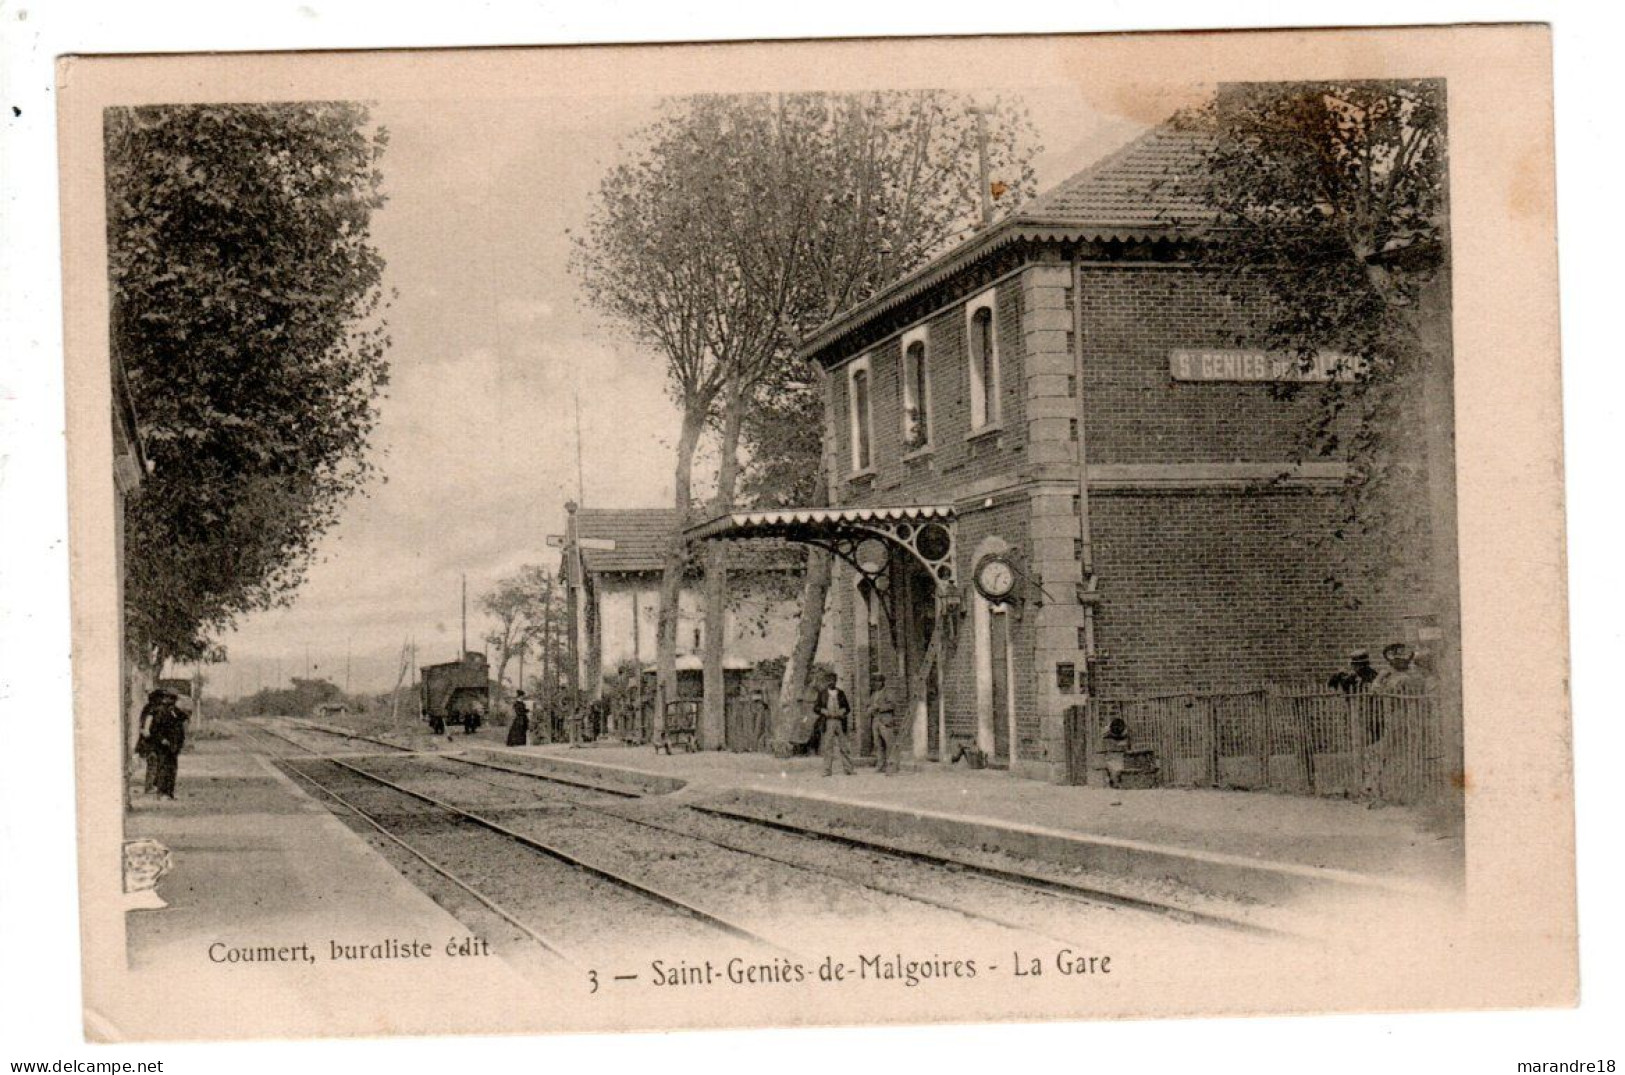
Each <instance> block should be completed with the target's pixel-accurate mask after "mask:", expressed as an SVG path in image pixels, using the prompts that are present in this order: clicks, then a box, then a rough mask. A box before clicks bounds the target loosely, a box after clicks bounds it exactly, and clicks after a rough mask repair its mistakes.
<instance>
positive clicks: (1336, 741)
mask: <svg viewBox="0 0 1625 1075" xmlns="http://www.w3.org/2000/svg"><path fill="white" fill-rule="evenodd" d="M1115 717H1121V718H1122V719H1123V720H1124V721H1125V722H1126V723H1127V725H1128V734H1129V738H1130V742H1131V745H1132V747H1133V748H1135V749H1147V748H1149V749H1151V750H1154V751H1156V760H1157V765H1158V767H1159V769H1160V773H1159V783H1160V784H1162V785H1164V786H1172V787H1197V788H1242V789H1256V790H1270V791H1284V792H1293V793H1297V794H1308V795H1334V796H1350V797H1357V798H1365V799H1373V800H1381V801H1384V802H1394V803H1411V802H1418V801H1421V800H1423V799H1427V798H1429V797H1431V796H1433V795H1434V794H1436V793H1437V792H1439V791H1441V790H1443V784H1444V781H1445V766H1444V763H1443V757H1442V754H1443V745H1444V736H1443V729H1442V727H1441V711H1440V706H1439V704H1438V699H1437V698H1436V697H1435V696H1434V695H1431V694H1386V693H1375V692H1373V693H1365V694H1342V693H1336V692H1329V691H1327V690H1326V689H1325V688H1323V687H1322V688H1319V689H1317V690H1307V689H1303V688H1279V687H1275V688H1261V689H1259V690H1253V691H1241V692H1234V693H1225V694H1195V693H1192V694H1170V695H1162V696H1157V697H1147V698H1132V699H1098V700H1095V701H1092V702H1090V703H1089V704H1087V705H1084V706H1077V707H1074V708H1073V709H1072V710H1071V711H1070V715H1069V718H1068V719H1069V723H1070V725H1071V726H1070V727H1069V728H1068V741H1069V744H1070V748H1071V749H1070V757H1069V759H1068V762H1069V769H1070V776H1071V779H1072V782H1073V783H1078V784H1103V783H1105V779H1106V777H1105V768H1104V758H1103V757H1102V755H1101V752H1100V744H1101V736H1102V733H1103V732H1105V730H1106V728H1107V727H1108V726H1109V725H1110V723H1111V721H1112V719H1113V718H1115Z"/></svg>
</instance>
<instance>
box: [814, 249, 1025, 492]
mask: <svg viewBox="0 0 1625 1075" xmlns="http://www.w3.org/2000/svg"><path fill="white" fill-rule="evenodd" d="M996 295H997V297H996V302H997V311H996V315H995V332H996V337H997V341H998V352H999V367H1000V369H999V388H1000V422H999V424H1000V426H1001V429H1000V430H999V431H998V432H992V433H987V434H985V435H982V436H976V437H971V436H970V433H971V427H970V419H971V414H970V364H969V359H968V357H967V355H966V353H965V347H966V332H965V327H966V326H965V318H966V315H965V309H966V303H965V302H964V301H960V302H956V303H954V304H952V305H950V306H947V307H945V308H943V309H941V310H938V311H937V312H936V313H934V314H932V315H931V316H930V317H928V318H926V319H925V320H924V321H923V322H922V324H924V325H925V326H926V329H927V332H928V337H927V345H926V346H927V349H928V359H927V365H928V369H929V374H928V376H929V377H930V381H931V388H930V397H931V443H930V445H929V446H928V447H927V448H926V449H924V450H919V451H911V450H910V449H908V448H906V447H905V445H904V442H903V381H902V345H901V337H897V336H894V337H892V338H891V339H890V340H887V341H885V342H883V343H881V344H879V345H878V346H876V347H874V348H872V349H871V350H869V351H867V352H864V353H865V354H866V355H868V358H869V370H870V385H871V390H870V395H871V408H872V411H873V423H874V424H873V438H872V440H871V466H872V469H873V470H874V475H873V477H867V478H859V479H857V480H856V481H853V480H851V478H852V423H851V420H850V418H849V414H850V410H849V408H850V407H851V400H850V385H851V381H850V378H849V376H848V370H849V369H850V363H848V364H845V365H842V366H840V367H837V368H836V369H834V370H832V371H831V373H830V393H831V400H832V402H833V416H834V418H835V421H834V423H833V432H834V435H835V452H834V456H835V459H834V463H835V468H834V469H835V475H836V480H835V482H834V483H833V484H832V487H831V490H830V494H831V497H832V500H833V502H834V503H836V504H928V503H941V502H951V501H952V500H953V499H954V498H955V496H956V495H959V493H960V491H961V490H963V489H964V488H965V487H966V486H967V485H971V484H974V483H976V482H979V481H983V480H985V479H988V478H992V477H997V476H999V475H1007V474H1008V475H1015V474H1017V473H1018V472H1020V471H1021V470H1022V468H1023V467H1024V465H1025V453H1026V445H1027V429H1026V423H1027V409H1026V393H1025V387H1024V386H1025V379H1024V373H1023V361H1024V350H1023V337H1022V332H1021V324H1022V309H1021V305H1022V292H1021V288H1020V286H1019V283H1018V281H1017V280H1016V279H1014V278H1012V279H1010V280H1006V281H1005V282H1003V283H1001V284H999V285H997V290H996ZM860 357H861V356H860Z"/></svg>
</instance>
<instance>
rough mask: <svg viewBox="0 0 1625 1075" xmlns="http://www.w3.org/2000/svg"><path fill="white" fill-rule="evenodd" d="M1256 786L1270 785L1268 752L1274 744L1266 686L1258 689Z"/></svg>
mask: <svg viewBox="0 0 1625 1075" xmlns="http://www.w3.org/2000/svg"><path fill="white" fill-rule="evenodd" d="M1257 701H1258V705H1257V709H1256V711H1257V713H1258V722H1257V735H1258V786H1259V787H1262V788H1267V787H1269V786H1270V754H1271V753H1272V751H1271V747H1272V746H1273V744H1274V736H1273V735H1272V734H1271V728H1270V691H1269V688H1268V687H1260V688H1259V691H1258V699H1257Z"/></svg>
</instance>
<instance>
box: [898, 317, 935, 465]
mask: <svg viewBox="0 0 1625 1075" xmlns="http://www.w3.org/2000/svg"><path fill="white" fill-rule="evenodd" d="M926 342H927V341H926V333H925V329H924V327H921V328H917V329H915V330H914V331H912V332H909V333H907V334H906V335H904V337H903V446H904V448H906V449H909V450H911V451H912V450H915V449H919V448H924V447H925V446H926V445H928V444H930V443H931V378H930V374H929V366H928V359H927V347H926Z"/></svg>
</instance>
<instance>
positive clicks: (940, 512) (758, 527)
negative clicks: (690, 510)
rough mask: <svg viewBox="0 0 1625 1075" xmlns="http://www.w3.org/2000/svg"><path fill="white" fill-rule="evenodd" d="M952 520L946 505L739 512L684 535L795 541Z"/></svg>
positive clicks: (706, 522) (705, 537)
mask: <svg viewBox="0 0 1625 1075" xmlns="http://www.w3.org/2000/svg"><path fill="white" fill-rule="evenodd" d="M953 517H954V509H953V507H952V506H951V505H947V504H909V505H905V506H900V507H855V508H784V509H781V510H779V511H736V512H732V513H730V514H728V515H719V516H717V517H716V518H715V519H709V520H707V521H705V522H703V523H698V524H696V525H694V526H691V527H689V528H688V530H687V531H685V532H684V536H685V537H687V538H688V539H689V540H690V541H704V540H707V539H725V540H726V539H743V538H765V537H776V538H790V539H792V540H793V539H797V538H809V537H821V536H834V535H837V534H842V533H848V532H850V531H851V530H853V529H864V528H866V527H869V526H878V527H889V526H890V525H891V524H896V523H901V522H910V523H920V522H928V521H937V522H949V521H951V520H952V519H953Z"/></svg>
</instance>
